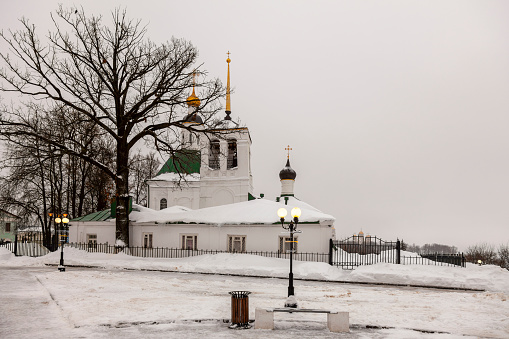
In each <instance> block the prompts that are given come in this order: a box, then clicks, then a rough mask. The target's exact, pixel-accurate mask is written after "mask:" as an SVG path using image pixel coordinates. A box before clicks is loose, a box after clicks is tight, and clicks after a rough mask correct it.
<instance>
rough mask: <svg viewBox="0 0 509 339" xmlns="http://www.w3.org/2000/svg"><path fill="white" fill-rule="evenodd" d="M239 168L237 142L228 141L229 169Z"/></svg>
mask: <svg viewBox="0 0 509 339" xmlns="http://www.w3.org/2000/svg"><path fill="white" fill-rule="evenodd" d="M234 167H237V140H235V139H229V140H228V165H227V168H228V169H232V168H234Z"/></svg>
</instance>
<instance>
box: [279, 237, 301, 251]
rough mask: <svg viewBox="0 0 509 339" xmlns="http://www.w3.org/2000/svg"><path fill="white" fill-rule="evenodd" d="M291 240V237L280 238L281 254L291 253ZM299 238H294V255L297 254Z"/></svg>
mask: <svg viewBox="0 0 509 339" xmlns="http://www.w3.org/2000/svg"><path fill="white" fill-rule="evenodd" d="M291 239H292V238H290V237H279V252H281V253H290V248H291V244H292V243H291ZM297 239H298V237H293V253H297V244H298V241H297Z"/></svg>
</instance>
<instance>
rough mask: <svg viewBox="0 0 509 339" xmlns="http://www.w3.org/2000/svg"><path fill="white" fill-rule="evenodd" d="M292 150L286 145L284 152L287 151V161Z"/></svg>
mask: <svg viewBox="0 0 509 339" xmlns="http://www.w3.org/2000/svg"><path fill="white" fill-rule="evenodd" d="M292 150H293V149H292V148H291V147H290V145H288V146H287V147H285V151H288V159H290V151H292Z"/></svg>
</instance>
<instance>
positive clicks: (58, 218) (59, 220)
mask: <svg viewBox="0 0 509 339" xmlns="http://www.w3.org/2000/svg"><path fill="white" fill-rule="evenodd" d="M62 216H63V218H60V216H58V217H56V218H55V223H57V224H58V226H59V227H60V223H63V224H64V225H63V226H62V227H65V225H66V224H67V223H68V222H69V219H67V214H63V215H62ZM57 240H58V238H57ZM60 248H61V251H60V265H58V270H59V271H60V272H65V267H64V237H63V236H62V232H60Z"/></svg>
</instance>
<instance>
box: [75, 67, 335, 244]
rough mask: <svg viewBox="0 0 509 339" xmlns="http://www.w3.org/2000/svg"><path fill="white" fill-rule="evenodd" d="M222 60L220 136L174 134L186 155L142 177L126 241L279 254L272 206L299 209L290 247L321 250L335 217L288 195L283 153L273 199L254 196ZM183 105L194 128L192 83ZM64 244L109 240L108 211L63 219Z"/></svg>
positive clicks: (289, 173) (247, 143) (292, 175)
mask: <svg viewBox="0 0 509 339" xmlns="http://www.w3.org/2000/svg"><path fill="white" fill-rule="evenodd" d="M230 61H231V60H230V58H229V57H228V59H227V60H226V62H227V64H228V75H227V92H226V117H225V119H224V121H223V126H224V127H223V128H224V129H225V130H226V134H225V135H223V137H222V138H220V139H219V138H218V139H210V138H207V137H200V135H199V134H197V133H191V132H190V131H188V130H183V131H182V134H181V136H180V137H181V138H182V144H183V145H184V147H185V150H186V152H183V153H182V154H179V155H178V156H175V157H172V158H170V159H168V161H167V162H166V163H165V164H164V165H163V167H162V168H161V170H160V171H159V172H158V174H157V176H156V177H154V178H152V179H150V180H148V181H147V185H148V199H147V200H148V208H146V207H142V206H137V205H134V206H133V208H132V211H131V212H130V214H129V219H130V228H129V239H130V244H129V245H130V246H131V247H146V248H177V249H189V250H196V249H206V250H218V251H229V252H237V253H238V252H251V251H271V252H278V251H279V252H283V253H284V252H287V251H288V250H289V244H288V239H287V238H288V237H289V235H288V234H285V233H283V231H284V230H283V229H282V227H281V222H280V220H279V217H278V216H277V211H278V209H280V208H281V207H284V208H287V209H288V212H290V210H291V209H292V208H293V207H299V208H300V209H301V211H302V214H301V217H300V218H299V225H298V229H299V230H301V231H302V233H301V234H299V235H298V238H297V239H296V240H297V241H298V242H297V243H296V244H297V246H296V251H297V252H302V253H328V251H329V239H331V238H334V237H335V234H334V227H333V224H334V220H335V219H334V217H332V216H330V215H328V214H325V213H322V212H321V211H319V210H318V209H316V208H314V207H312V206H310V205H308V204H306V203H305V202H303V201H301V200H299V199H297V198H296V197H295V195H294V191H293V188H294V183H295V179H296V176H297V174H296V172H295V171H294V170H293V169H292V168H291V166H290V159H289V156H288V159H287V162H286V166H285V167H284V168H283V169H282V170H281V171H280V173H279V177H280V180H281V195H280V197H278V198H277V199H276V201H271V200H268V199H264V198H263V197H262V198H257V197H255V196H254V194H253V177H252V173H251V137H250V134H249V130H248V128H247V127H240V126H239V125H237V124H236V123H235V122H233V121H232V120H231V118H230V114H231V109H230ZM187 104H188V114H187V117H186V119H185V124H187V125H191V124H194V125H195V126H192V127H194V129H196V130H199V129H200V125H201V124H202V123H203V120H202V118H201V117H200V115H199V113H197V108H198V107H199V105H200V100H199V98H198V97H197V96H196V94H195V91H194V88H193V92H192V94H191V95H190V96H189V98H188V99H187ZM183 172H184V174H182V173H183ZM288 215H290V213H288ZM287 221H288V222H289V221H290V220H289V219H288V220H287ZM69 242H76V243H89V244H94V243H109V244H114V243H115V219H114V210H106V211H101V212H96V213H93V214H90V215H87V216H84V217H80V218H76V219H74V220H71V223H70V227H69ZM294 249H295V248H294Z"/></svg>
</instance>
